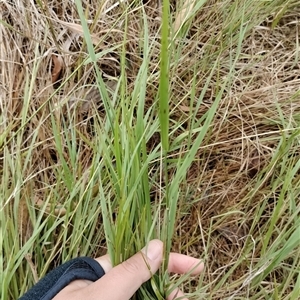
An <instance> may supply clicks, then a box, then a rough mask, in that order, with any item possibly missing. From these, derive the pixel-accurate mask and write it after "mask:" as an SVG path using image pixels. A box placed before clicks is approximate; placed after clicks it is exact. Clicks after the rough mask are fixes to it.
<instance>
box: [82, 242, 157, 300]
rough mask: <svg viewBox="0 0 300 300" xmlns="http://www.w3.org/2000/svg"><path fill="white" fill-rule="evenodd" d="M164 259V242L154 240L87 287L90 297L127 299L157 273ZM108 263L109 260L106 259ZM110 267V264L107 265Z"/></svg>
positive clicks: (116, 299)
mask: <svg viewBox="0 0 300 300" xmlns="http://www.w3.org/2000/svg"><path fill="white" fill-rule="evenodd" d="M162 259H163V243H162V242H161V241H160V240H152V241H150V242H149V244H148V246H146V247H145V248H143V249H142V250H141V251H140V252H139V253H137V254H135V255H134V256H132V257H131V258H129V259H128V260H126V261H125V262H123V263H121V264H120V265H118V266H116V267H114V268H112V269H111V270H110V271H109V272H108V273H107V274H106V275H105V276H104V277H102V278H101V279H100V280H98V281H96V282H94V283H92V284H91V285H89V286H88V287H87V290H86V292H87V294H88V295H89V299H95V300H96V299H103V300H110V299H114V300H126V299H129V298H130V297H131V296H132V295H133V294H134V293H135V292H136V291H137V290H138V288H139V287H140V286H141V285H142V284H143V283H144V282H146V281H147V280H149V279H150V278H151V276H152V275H153V274H154V273H156V271H157V270H158V268H159V267H160V265H161V262H162ZM105 262H106V263H107V260H106V261H105ZM100 263H101V264H102V261H101V262H100ZM105 268H109V264H107V265H106V266H105Z"/></svg>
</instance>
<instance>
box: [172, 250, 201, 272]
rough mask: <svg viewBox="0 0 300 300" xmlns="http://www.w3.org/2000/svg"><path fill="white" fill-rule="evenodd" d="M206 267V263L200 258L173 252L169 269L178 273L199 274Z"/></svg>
mask: <svg viewBox="0 0 300 300" xmlns="http://www.w3.org/2000/svg"><path fill="white" fill-rule="evenodd" d="M203 269H204V264H203V262H201V260H200V259H197V258H194V257H190V256H186V255H184V254H179V253H171V254H170V258H169V265H168V271H169V272H170V273H176V274H186V273H189V272H191V275H199V274H200V273H201V272H202V271H203Z"/></svg>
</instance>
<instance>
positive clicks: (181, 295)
mask: <svg viewBox="0 0 300 300" xmlns="http://www.w3.org/2000/svg"><path fill="white" fill-rule="evenodd" d="M175 299H178V300H179V299H180V300H188V298H186V296H185V295H184V293H183V292H182V291H181V290H180V289H178V288H176V289H175V290H174V291H172V292H171V294H170V295H169V296H168V297H167V299H166V300H175Z"/></svg>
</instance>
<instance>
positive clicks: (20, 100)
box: [0, 0, 300, 299]
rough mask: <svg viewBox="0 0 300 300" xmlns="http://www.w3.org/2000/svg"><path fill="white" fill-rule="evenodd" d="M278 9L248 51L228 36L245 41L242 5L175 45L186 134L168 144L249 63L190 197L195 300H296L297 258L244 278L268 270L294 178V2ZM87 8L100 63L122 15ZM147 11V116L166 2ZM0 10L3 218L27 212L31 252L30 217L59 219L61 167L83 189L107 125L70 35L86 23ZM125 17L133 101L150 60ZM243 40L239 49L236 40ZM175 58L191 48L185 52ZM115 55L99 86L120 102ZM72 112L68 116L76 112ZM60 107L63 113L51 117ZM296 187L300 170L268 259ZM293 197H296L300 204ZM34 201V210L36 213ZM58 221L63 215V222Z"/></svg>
mask: <svg viewBox="0 0 300 300" xmlns="http://www.w3.org/2000/svg"><path fill="white" fill-rule="evenodd" d="M244 2H245V3H249V1H248V2H247V1H244ZM256 2H259V1H255V3H256ZM281 2H282V3H281ZM281 2H280V1H277V2H276V3H277V4H274V8H273V10H272V11H268V10H267V9H266V10H265V11H264V10H263V9H261V10H260V11H257V14H256V15H255V17H252V19H251V20H250V21H251V22H252V24H251V26H249V31H248V32H247V34H246V36H245V38H244V39H243V40H242V43H241V45H240V46H237V45H238V42H237V40H234V38H235V35H230V34H229V33H228V32H234V30H236V32H238V30H237V29H236V27H235V26H237V25H236V24H238V23H237V22H236V20H235V19H234V18H233V19H232V22H229V19H230V18H232V12H230V10H229V9H230V8H233V7H234V6H235V5H236V7H237V8H238V7H239V5H240V7H239V8H241V7H243V5H242V3H243V1H236V4H234V3H232V1H228V0H211V1H207V2H206V3H205V5H204V6H203V7H202V8H201V9H198V10H197V11H196V13H195V15H194V17H193V18H192V19H190V20H189V22H190V24H189V27H187V31H186V34H183V35H182V39H178V40H176V41H175V44H176V43H177V46H176V47H174V51H173V53H172V56H171V66H170V76H171V94H172V97H171V100H170V105H171V119H172V124H181V126H178V127H177V131H176V132H174V134H173V135H172V136H171V139H172V140H173V141H174V140H175V138H176V137H179V136H180V134H183V133H184V132H185V131H189V130H192V129H193V128H194V126H195V124H197V122H199V120H201V118H202V117H203V116H204V114H205V112H206V111H207V109H208V108H209V107H211V105H212V103H213V101H214V99H215V97H216V95H217V93H218V91H219V90H220V82H221V81H222V78H225V77H226V76H227V74H228V73H230V72H231V68H232V65H233V60H234V59H235V55H236V54H237V53H238V51H240V54H239V55H238V60H237V61H236V62H235V65H234V71H233V74H234V76H233V78H232V80H231V82H230V85H228V86H226V90H225V93H224V95H223V97H222V99H221V102H220V105H219V107H218V110H217V113H216V116H215V118H214V120H213V123H212V124H211V126H210V130H209V134H207V135H206V137H205V139H204V142H203V143H202V145H201V147H200V148H199V150H198V153H197V157H196V158H195V160H194V162H193V164H192V166H191V167H190V168H189V171H188V173H187V174H186V179H185V181H184V182H183V183H182V187H181V188H182V197H181V201H180V203H179V208H178V225H177V230H176V233H175V236H174V250H176V251H180V252H183V253H188V254H192V255H195V256H201V257H204V256H205V259H206V266H207V267H206V271H205V274H204V277H203V280H202V281H201V286H202V287H200V291H201V293H200V294H198V296H195V299H199V298H200V296H201V295H202V296H205V297H206V298H208V299H270V298H272V295H274V294H276V293H277V292H278V293H279V294H278V295H279V296H278V297H279V298H276V297H275V298H274V299H285V297H286V299H290V298H289V297H290V295H291V294H292V292H293V288H294V287H293V285H294V284H295V285H296V281H297V276H296V274H297V272H295V275H294V277H293V278H290V277H289V276H288V275H287V273H288V272H289V270H290V269H289V268H293V267H294V268H296V267H297V266H298V267H299V255H297V254H296V252H295V251H294V250H293V252H291V253H290V257H289V259H286V260H284V261H282V263H279V264H278V265H276V267H274V269H273V270H271V271H270V272H268V274H266V276H265V277H264V278H263V280H262V281H260V282H256V283H255V284H254V283H253V285H252V283H250V281H251V280H250V279H249V278H251V279H252V278H253V281H252V282H254V281H255V279H254V277H255V276H253V272H254V271H257V270H258V269H259V267H261V266H262V264H263V262H264V261H265V260H264V259H265V258H266V256H267V255H268V252H267V249H266V245H265V244H264V238H265V236H266V235H267V232H268V228H270V226H271V225H270V224H271V223H272V218H273V211H274V210H276V207H277V204H278V202H280V201H281V192H282V189H283V187H284V184H285V178H287V177H289V176H290V175H289V174H290V173H289V172H290V171H291V170H292V169H293V168H294V167H295V166H296V164H297V161H298V159H299V150H298V145H299V140H298V136H297V135H298V134H297V133H298V132H299V120H300V104H299V103H300V102H299V84H300V75H299V72H300V70H299V69H300V62H299V18H298V16H299V13H300V7H299V5H298V4H297V1H289V2H286V4H285V1H281ZM88 3H89V1H83V5H84V7H85V8H87V9H86V18H87V20H89V24H90V31H91V33H92V34H93V37H94V41H95V45H94V46H95V51H96V52H99V51H104V50H108V49H110V48H111V47H112V46H116V45H120V46H121V45H122V43H123V40H124V18H123V17H124V11H125V9H124V5H125V4H120V5H119V6H117V7H115V8H113V9H112V10H110V11H109V12H106V10H107V9H108V8H109V7H111V5H113V3H112V2H111V1H107V2H106V3H105V2H103V6H102V7H101V6H99V4H96V2H95V1H92V2H91V4H88ZM274 3H275V1H274ZM126 5H127V4H126ZM253 5H254V4H253ZM255 5H256V4H255ZM132 6H133V7H134V5H133V4H132ZM179 6H180V3H177V1H172V2H171V11H172V14H173V17H174V19H175V16H176V13H177V11H178V7H179ZM257 7H259V6H257ZM144 8H145V12H146V15H147V21H148V26H149V40H150V41H151V43H152V50H151V51H152V52H151V58H152V59H151V62H150V64H149V76H148V82H147V101H146V106H147V108H150V107H152V105H153V101H154V99H155V96H156V94H157V91H158V80H159V75H158V74H159V73H158V71H159V66H158V59H159V47H160V44H159V36H158V29H159V26H160V9H159V3H158V2H156V1H152V0H150V1H149V2H147V3H144ZM226 9H228V11H226ZM246 9H249V8H248V7H247V8H246ZM0 10H1V11H2V20H1V23H0V26H1V34H2V35H1V39H2V41H1V43H0V45H1V46H0V47H1V76H2V77H1V85H0V89H1V96H0V97H1V98H0V99H1V103H0V105H1V107H0V111H1V115H0V173H1V176H2V177H3V180H2V183H1V184H2V187H1V194H0V196H1V198H2V202H3V203H2V208H3V209H2V210H1V211H6V212H8V211H9V212H10V214H14V217H16V207H14V208H13V209H11V208H9V206H10V204H12V205H13V203H19V204H18V209H17V210H18V212H17V215H18V216H19V217H18V218H19V220H18V224H19V225H18V226H19V227H18V228H19V234H20V236H21V237H20V239H21V240H22V243H26V241H28V240H29V239H30V236H31V234H32V232H33V229H32V228H31V227H32V224H31V223H32V219H33V216H31V217H29V212H28V210H27V206H31V207H33V206H34V205H38V206H36V209H37V210H38V209H40V208H41V207H42V206H43V203H44V202H43V201H42V202H41V200H45V199H48V200H47V201H50V202H49V205H50V206H51V205H52V208H53V205H54V206H55V208H56V209H59V208H57V207H58V206H59V205H58V203H55V204H53V203H52V204H51V197H52V195H53V193H57V194H59V196H57V195H56V197H57V198H59V199H62V200H61V203H60V204H64V197H65V195H66V194H67V193H70V190H69V187H68V184H66V187H65V188H64V189H62V188H61V187H62V184H61V180H62V177H61V176H60V174H58V173H57V167H58V166H61V164H62V158H64V160H65V162H66V164H67V165H69V166H70V170H71V171H72V172H74V174H73V175H74V178H79V179H80V180H81V182H82V184H83V185H84V183H85V181H84V180H85V179H84V178H87V177H88V175H87V174H88V172H89V168H90V166H91V164H92V160H93V157H94V155H95V154H94V148H93V147H94V146H93V142H94V140H95V139H96V138H97V137H96V136H95V133H94V132H93V122H94V116H95V114H99V115H100V116H101V118H102V119H105V117H106V116H105V110H104V109H103V105H102V104H101V97H100V96H99V94H97V93H95V89H94V88H93V86H94V85H95V75H94V72H93V69H92V67H91V66H90V64H87V65H82V62H83V60H84V59H85V58H86V57H87V49H86V45H85V42H84V40H83V38H82V34H81V32H80V28H77V27H76V26H74V25H72V24H73V23H76V24H80V22H79V17H78V14H77V11H76V7H75V6H74V4H73V2H72V1H64V2H59V1H55V0H52V1H47V3H46V2H41V4H38V3H37V2H35V1H30V0H28V1H19V2H10V1H6V2H2V3H0ZM249 10H250V9H249ZM237 11H238V10H237ZM128 16H129V18H128V29H127V40H126V51H127V55H126V65H127V69H126V74H127V87H128V93H130V91H132V90H133V88H134V85H135V84H136V82H135V78H136V76H137V73H138V71H139V68H140V66H141V64H142V61H143V57H141V53H142V50H141V41H140V40H141V38H142V36H141V32H142V30H141V28H142V22H141V10H139V9H133V8H132V10H130V13H128ZM174 19H173V20H174ZM236 19H238V17H236ZM62 21H63V22H68V23H69V25H67V24H66V23H63V22H62ZM250 21H249V22H250ZM235 22H236V23H235ZM226 34H227V35H226ZM236 37H237V39H238V34H237V35H236ZM239 47H240V48H239ZM178 49H182V50H181V51H180V52H179V50H178ZM120 51H121V49H115V50H112V51H109V53H108V54H106V55H104V56H103V57H102V58H101V59H99V66H100V68H101V70H102V71H103V78H104V81H105V83H106V84H107V86H108V88H110V89H111V91H112V93H113V92H114V90H115V88H116V82H117V80H118V77H119V76H120V72H121V57H120ZM176 51H178V52H176ZM177 53H179V55H178V54H177ZM216 61H217V66H218V67H217V69H216V70H217V71H216V72H215V73H214V74H213V75H212V79H211V81H210V82H209V83H208V86H207V87H205V84H206V78H207V77H208V74H209V72H210V70H211V69H212V66H213V64H214V63H215V62H216ZM53 70H55V71H53ZM53 76H54V77H53ZM53 78H54V79H53ZM62 83H63V84H62ZM90 89H92V92H89V90H90ZM203 90H205V95H204V97H203V102H202V103H200V104H199V103H198V102H197V98H198V97H199V96H200V94H201V92H202V91H203ZM191 91H194V95H193V93H192V92H191ZM68 103H69V104H72V105H73V108H72V109H68V108H67V104H68ZM55 107H60V109H56V110H55V109H54V108H55ZM51 115H52V116H53V117H54V118H55V120H56V121H57V124H61V127H60V128H57V131H58V132H61V131H63V130H64V128H69V127H70V126H73V127H74V128H76V130H77V132H78V137H80V138H78V137H77V138H76V140H74V143H75V144H74V145H73V146H72V147H73V149H74V151H75V152H76V154H75V157H76V160H74V161H72V159H71V158H70V157H72V155H71V154H70V147H69V145H68V144H67V141H68V138H67V136H68V134H69V133H68V132H65V134H64V135H62V138H61V142H62V150H63V151H62V152H61V153H59V150H58V147H57V141H56V140H55V137H54V130H53V120H52V119H51ZM64 126H65V127H64ZM159 142H160V140H159V138H157V136H155V135H154V136H153V137H152V138H151V139H150V140H149V141H148V146H149V151H151V149H154V147H155V146H156V145H158V144H159ZM187 143H188V142H187V141H184V142H183V143H182V145H181V146H180V147H179V148H178V151H175V150H174V151H172V152H171V153H170V158H173V159H174V160H175V159H176V158H178V157H179V156H180V155H181V154H182V152H184V151H185V149H187V148H186V145H187ZM27 151H30V153H31V154H30V161H27V159H28V157H27V154H28V153H27ZM8 157H9V158H10V159H8ZM14 163H15V164H14ZM75 166H76V167H75ZM156 168H157V169H156ZM151 172H152V173H153V174H152V175H153V187H152V194H153V197H156V196H157V193H158V191H159V187H158V184H159V177H158V173H159V169H158V163H156V162H154V163H153V169H152V171H151ZM17 174H21V177H22V185H21V186H18V185H17V184H16V183H17V182H18V178H16V176H17ZM170 176H171V177H172V169H170ZM298 179H299V171H298V170H295V172H294V177H293V178H291V180H290V184H291V185H290V188H287V191H286V194H285V195H286V196H285V198H284V199H285V200H284V203H285V205H283V206H282V210H280V213H281V214H282V217H279V218H278V219H276V226H275V227H274V232H273V234H272V237H271V239H270V242H269V243H268V247H270V249H271V248H272V247H271V245H272V243H273V242H274V243H275V242H276V241H277V240H278V237H279V236H280V232H281V231H284V230H286V231H287V230H288V228H289V226H292V225H289V224H290V217H291V216H294V215H293V212H291V211H289V207H292V206H293V207H294V206H295V211H297V209H296V208H297V205H298V206H299V205H300V202H299V192H300V190H299V188H300V187H299V185H298V183H297V182H298V181H297V180H298ZM86 182H87V179H86ZM72 184H74V182H73V183H72V182H71V183H70V185H72ZM58 185H59V188H58ZM288 189H289V191H288ZM289 192H292V193H293V195H294V198H293V199H292V198H290V197H292V196H291V194H289ZM91 197H92V199H95V198H96V197H97V186H96V184H95V186H94V187H92V196H91ZM28 199H31V201H32V202H31V203H29V202H28ZM49 199H50V200H49ZM292 203H293V204H292ZM49 209H50V208H49ZM56 213H57V214H62V213H63V212H62V211H58V210H57V211H56ZM295 214H296V215H297V213H295ZM298 216H299V212H298ZM98 217H99V223H98V224H96V225H95V227H94V230H95V228H100V229H102V227H101V214H100V212H99V216H98ZM54 218H56V217H54ZM3 228H4V227H3ZM96 232H97V231H94V232H93V234H92V236H91V237H90V242H91V244H92V245H94V248H93V249H90V250H89V251H88V253H89V254H92V253H94V254H101V253H103V252H104V251H105V241H104V240H103V235H101V234H100V235H99V233H98V237H96V236H97V233H96ZM53 233H54V234H53V236H52V238H49V237H47V241H48V242H49V243H51V247H50V246H49V247H48V244H47V245H46V244H45V245H44V250H45V255H46V257H47V259H49V261H51V260H53V259H54V257H55V259H56V260H55V262H54V263H53V264H55V263H56V262H57V261H60V255H61V253H63V250H61V246H60V238H59V237H60V234H61V232H60V231H59V230H57V231H55V230H54V231H53ZM4 238H5V237H4ZM37 241H38V240H37ZM96 244H97V247H96V246H95V245H96ZM51 249H52V250H53V251H54V253H52V254H51V253H50V252H51V251H50V250H51ZM274 251H275V250H274ZM25 252H26V251H25ZM25 252H24V253H23V260H22V259H21V261H23V262H21V263H20V265H19V266H18V267H17V269H16V270H14V272H15V274H16V276H19V277H20V278H22V276H23V275H22V272H24V268H25V267H24V264H26V262H24V261H25V256H26V255H27V254H26V253H25ZM76 253H77V254H81V253H82V251H81V249H77V250H76V251H75V252H73V254H72V255H76ZM4 256H5V257H6V259H7V257H8V256H9V253H5V252H4ZM292 258H293V259H292ZM4 261H5V259H4ZM33 261H35V260H33ZM260 263H261V264H260ZM49 264H50V263H49ZM49 264H46V266H44V265H43V268H40V267H39V266H36V267H37V270H38V271H37V272H38V276H39V275H40V273H39V272H41V271H42V272H45V271H46V269H47V268H49ZM256 267H257V268H256ZM266 268H267V267H265V269H266ZM4 269H5V265H4ZM265 269H264V270H265ZM253 270H254V271H253ZM20 274H21V275H20ZM251 276H252V277H251ZM32 277H33V275H32V276H30V275H29V277H26V278H27V280H28V282H27V283H23V287H22V288H23V289H25V287H26V285H27V286H29V285H30V284H31V283H32ZM287 278H288V279H289V282H288V283H287V282H286V279H287ZM7 282H8V284H7V288H8V289H9V291H8V294H7V297H8V298H14V297H17V296H18V295H16V293H15V292H14V288H13V284H10V283H9V280H7ZM15 282H18V279H16V281H15ZM285 283H286V286H285ZM196 286H197V284H196V283H195V282H190V284H188V285H187V287H186V289H187V290H188V291H189V292H191V291H193V290H194V289H195V287H196ZM281 292H282V293H281ZM230 297H232V298H230ZM280 297H281V298H280ZM3 299H4V298H3ZM272 299H273V298H272ZM293 299H297V298H293Z"/></svg>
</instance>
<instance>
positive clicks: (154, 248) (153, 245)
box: [142, 240, 162, 260]
mask: <svg viewBox="0 0 300 300" xmlns="http://www.w3.org/2000/svg"><path fill="white" fill-rule="evenodd" d="M142 252H143V253H144V254H146V256H147V257H148V258H149V259H151V260H156V259H157V258H158V257H159V256H162V242H161V241H159V240H153V241H150V242H149V244H148V245H147V246H146V247H144V248H143V249H142Z"/></svg>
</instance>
